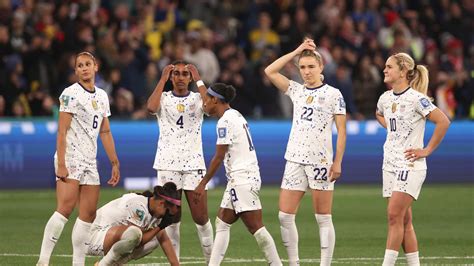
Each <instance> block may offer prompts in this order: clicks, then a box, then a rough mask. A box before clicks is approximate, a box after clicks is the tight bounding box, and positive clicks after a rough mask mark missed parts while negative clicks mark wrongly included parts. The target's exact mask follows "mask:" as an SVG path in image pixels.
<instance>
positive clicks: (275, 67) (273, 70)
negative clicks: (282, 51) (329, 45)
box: [265, 39, 316, 92]
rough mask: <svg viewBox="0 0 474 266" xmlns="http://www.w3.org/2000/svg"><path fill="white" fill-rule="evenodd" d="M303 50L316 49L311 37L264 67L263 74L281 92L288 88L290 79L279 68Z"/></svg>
mask: <svg viewBox="0 0 474 266" xmlns="http://www.w3.org/2000/svg"><path fill="white" fill-rule="evenodd" d="M304 50H314V51H315V50H316V44H314V41H313V40H311V39H305V40H304V41H303V43H302V44H300V46H298V48H296V49H295V50H293V51H292V52H290V53H288V54H286V55H284V56H282V57H280V58H278V59H277V60H275V62H273V63H271V64H270V65H269V66H267V67H266V68H265V74H266V75H267V77H268V78H269V79H270V81H271V82H272V83H273V85H275V87H277V89H279V90H280V91H282V92H286V91H287V90H288V86H289V84H290V81H289V80H288V78H287V77H285V76H283V75H282V74H280V70H281V69H282V68H283V67H284V66H285V65H286V64H287V63H288V62H290V61H291V60H292V59H293V58H294V57H296V56H298V55H300V54H301V52H303V51H304Z"/></svg>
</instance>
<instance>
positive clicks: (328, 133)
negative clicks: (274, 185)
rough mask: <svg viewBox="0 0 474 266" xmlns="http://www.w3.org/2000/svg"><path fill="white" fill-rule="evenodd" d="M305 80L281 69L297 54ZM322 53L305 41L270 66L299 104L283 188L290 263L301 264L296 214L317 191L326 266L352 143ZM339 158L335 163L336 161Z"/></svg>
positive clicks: (268, 72) (282, 221)
mask: <svg viewBox="0 0 474 266" xmlns="http://www.w3.org/2000/svg"><path fill="white" fill-rule="evenodd" d="M297 56H298V57H299V58H298V67H299V69H300V74H301V76H302V78H303V80H304V82H305V84H303V85H302V84H298V83H297V82H295V81H292V80H288V78H286V77H285V76H283V75H282V74H280V73H279V71H280V70H281V69H282V68H283V67H284V66H285V64H287V63H289V62H290V61H291V60H292V59H293V58H294V57H297ZM323 67H324V66H323V62H322V58H321V55H320V54H319V53H318V52H316V45H315V44H314V41H313V40H311V39H305V40H304V41H303V43H302V44H301V45H300V46H299V47H298V48H296V49H295V50H294V51H293V52H291V53H288V54H286V55H284V56H282V57H280V58H279V59H277V60H276V61H275V62H273V63H272V64H271V65H269V66H268V67H267V68H266V69H265V74H266V75H267V76H268V78H269V79H270V81H271V82H272V83H273V84H274V85H275V86H276V87H277V88H278V89H279V90H280V91H282V92H284V93H285V94H286V95H288V96H289V97H290V99H291V100H292V102H293V124H292V127H291V133H290V139H289V141H288V147H287V149H286V154H285V159H286V161H287V162H286V166H285V173H284V175H283V180H282V183H281V190H280V202H279V207H280V212H279V214H278V218H279V219H280V229H281V237H282V240H283V244H284V245H285V247H286V250H287V253H288V261H289V264H290V265H298V264H299V256H298V231H297V229H296V223H295V215H296V212H297V211H298V207H299V204H300V201H301V199H302V197H303V195H304V193H305V191H306V190H307V188H308V187H309V188H310V189H311V193H312V198H313V206H314V212H315V218H316V222H317V223H318V226H319V237H320V244H321V265H330V264H331V261H332V256H333V252H334V246H335V243H336V235H335V230H334V226H333V223H332V215H331V209H332V198H333V190H334V182H335V180H336V179H337V178H339V176H340V175H341V164H342V156H343V154H344V149H345V145H346V116H345V114H346V109H345V103H344V99H343V97H342V94H341V93H340V91H339V90H338V89H336V88H333V87H331V86H329V85H327V84H324V83H323V78H322V75H321V72H322V70H323ZM333 122H335V124H336V128H337V145H336V154H335V156H334V155H333V148H332V125H333ZM333 157H334V161H333Z"/></svg>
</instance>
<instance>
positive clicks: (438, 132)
mask: <svg viewBox="0 0 474 266" xmlns="http://www.w3.org/2000/svg"><path fill="white" fill-rule="evenodd" d="M427 118H428V120H430V121H431V122H433V123H435V125H436V126H435V129H434V132H433V135H432V136H431V139H430V141H429V142H428V145H426V147H425V148H423V149H408V150H406V151H405V158H406V159H407V160H410V161H412V162H413V161H415V160H418V159H419V158H424V157H428V156H429V155H430V154H431V153H433V151H434V150H436V148H437V147H438V145H439V144H440V143H441V141H442V140H443V138H444V135H446V132H447V131H448V128H449V124H450V123H451V122H450V121H449V118H448V117H447V116H446V115H445V114H444V113H443V112H442V111H441V110H440V109H439V108H436V109H434V110H433V111H432V112H431V113H430V114H429V115H428V116H427Z"/></svg>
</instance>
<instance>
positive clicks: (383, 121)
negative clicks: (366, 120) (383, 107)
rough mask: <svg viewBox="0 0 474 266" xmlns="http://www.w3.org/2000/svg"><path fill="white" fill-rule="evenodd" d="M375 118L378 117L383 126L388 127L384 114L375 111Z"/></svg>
mask: <svg viewBox="0 0 474 266" xmlns="http://www.w3.org/2000/svg"><path fill="white" fill-rule="evenodd" d="M375 118H376V119H377V121H378V122H379V124H380V125H381V126H383V127H384V128H387V123H385V118H384V116H383V115H381V114H380V113H379V112H377V111H375Z"/></svg>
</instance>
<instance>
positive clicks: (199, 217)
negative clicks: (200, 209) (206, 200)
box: [193, 213, 209, 225]
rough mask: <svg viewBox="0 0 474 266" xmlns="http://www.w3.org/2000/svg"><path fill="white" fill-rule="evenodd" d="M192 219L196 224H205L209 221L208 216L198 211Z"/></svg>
mask: <svg viewBox="0 0 474 266" xmlns="http://www.w3.org/2000/svg"><path fill="white" fill-rule="evenodd" d="M193 221H194V223H195V224H198V225H205V224H206V223H207V221H209V216H208V215H206V214H204V213H199V214H196V215H194V216H193Z"/></svg>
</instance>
